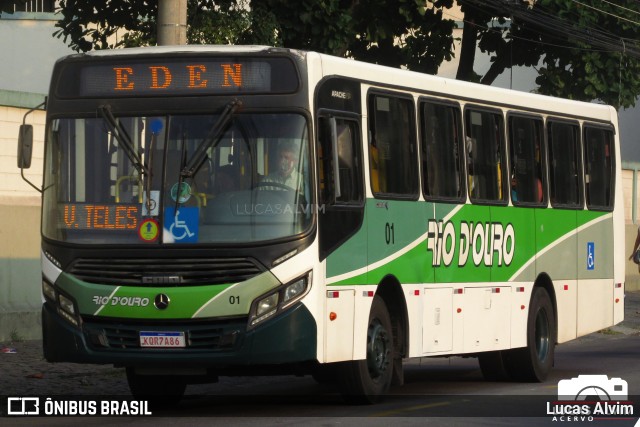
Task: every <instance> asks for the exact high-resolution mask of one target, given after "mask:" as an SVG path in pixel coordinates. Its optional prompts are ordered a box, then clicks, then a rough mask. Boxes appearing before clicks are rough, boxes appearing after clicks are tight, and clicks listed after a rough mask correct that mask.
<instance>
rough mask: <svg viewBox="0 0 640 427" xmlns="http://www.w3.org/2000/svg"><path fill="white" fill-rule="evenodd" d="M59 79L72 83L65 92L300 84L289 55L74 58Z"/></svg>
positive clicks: (268, 89) (247, 89)
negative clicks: (93, 60) (94, 60)
mask: <svg viewBox="0 0 640 427" xmlns="http://www.w3.org/2000/svg"><path fill="white" fill-rule="evenodd" d="M74 76H75V77H74ZM78 77H79V78H78ZM60 81H64V82H65V85H67V87H65V85H59V86H58V89H57V93H58V95H59V96H61V97H69V96H81V97H107V96H109V97H112V96H115V97H123V96H124V97H131V96H165V95H174V96H175V95H218V94H243V93H246V94H249V93H290V92H293V91H295V90H296V89H297V88H298V78H297V74H296V71H295V68H294V65H293V63H292V62H291V61H290V60H288V59H286V58H248V59H238V58H234V59H231V58H229V59H219V58H216V59H212V58H188V59H183V60H182V59H181V60H177V59H155V58H149V59H144V60H143V59H140V58H131V59H130V60H129V61H126V60H122V59H120V60H119V61H118V62H114V60H110V61H109V62H99V63H73V64H69V65H68V66H67V67H65V68H64V70H63V79H62V80H60ZM73 81H77V83H76V84H73V83H72V82H73ZM73 86H75V87H73Z"/></svg>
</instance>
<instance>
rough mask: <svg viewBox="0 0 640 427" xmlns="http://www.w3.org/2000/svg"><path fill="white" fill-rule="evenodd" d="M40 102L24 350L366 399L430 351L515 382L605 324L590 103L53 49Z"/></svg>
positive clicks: (616, 201) (604, 128)
mask: <svg viewBox="0 0 640 427" xmlns="http://www.w3.org/2000/svg"><path fill="white" fill-rule="evenodd" d="M46 110H47V122H46V138H45V140H46V142H45V161H44V178H43V183H42V188H41V191H42V295H43V305H42V329H43V346H44V356H45V358H46V359H47V360H48V361H51V362H76V363H90V364H113V365H114V366H116V367H123V368H126V373H127V380H128V384H129V386H130V389H131V392H132V394H133V395H134V396H143V397H154V398H158V399H160V398H167V401H169V400H171V401H174V402H177V401H179V399H180V398H181V396H182V395H183V394H184V392H185V387H186V385H188V384H191V383H201V382H207V381H209V382H215V381H216V380H217V379H218V378H219V377H220V376H227V375H270V374H296V375H313V376H314V378H316V379H318V380H319V381H327V382H331V383H333V384H335V385H336V387H337V390H339V391H340V393H342V394H343V395H344V396H345V398H346V399H347V400H349V401H354V402H365V403H371V402H375V401H377V400H379V399H380V398H382V397H383V396H385V395H386V394H388V393H389V389H390V386H391V385H392V384H393V385H401V384H402V383H403V381H404V377H403V360H405V359H409V358H421V357H449V356H466V357H477V358H478V360H479V366H480V369H481V371H482V373H483V375H484V377H485V378H486V379H488V380H511V381H533V382H535V381H538V382H540V381H544V380H545V378H546V377H547V375H548V373H549V371H550V369H551V367H552V365H553V360H554V350H555V347H556V345H557V344H560V343H564V342H566V341H569V340H572V339H575V338H576V337H580V336H583V335H585V334H589V333H592V332H594V331H598V330H601V329H603V328H606V327H609V326H612V325H615V324H617V323H619V322H620V321H622V320H623V314H624V274H625V270H624V262H625V260H624V255H623V254H624V229H623V227H624V217H623V206H622V201H623V196H622V186H621V184H622V180H621V174H620V166H621V161H620V149H619V146H620V145H619V132H618V123H617V113H616V111H615V109H613V108H612V107H610V106H604V105H596V104H594V103H583V102H575V101H570V100H565V99H557V98H552V97H546V96H541V95H536V94H530V93H523V92H517V91H511V90H506V89H500V88H494V87H488V86H484V85H478V84H473V83H468V82H461V81H455V80H449V79H444V78H439V77H436V76H431V75H425V74H420V73H415V72H410V71H407V70H400V69H393V68H388V67H383V66H379V65H373V64H368V63H361V62H357V61H354V60H350V59H343V58H337V57H332V56H328V55H323V54H319V53H315V52H304V51H297V50H290V49H285V48H273V47H262V46H176V47H150V48H132V49H121V50H110V51H96V52H89V53H85V54H76V55H71V56H67V57H65V58H62V59H60V60H59V61H58V62H57V63H56V64H55V67H54V70H53V75H52V79H51V87H50V93H49V94H48V97H47V102H46ZM31 133H32V132H31ZM31 133H30V129H29V128H28V125H25V127H24V128H23V129H21V138H20V141H19V150H18V151H19V156H18V163H19V166H21V167H26V166H28V165H29V163H30V142H31Z"/></svg>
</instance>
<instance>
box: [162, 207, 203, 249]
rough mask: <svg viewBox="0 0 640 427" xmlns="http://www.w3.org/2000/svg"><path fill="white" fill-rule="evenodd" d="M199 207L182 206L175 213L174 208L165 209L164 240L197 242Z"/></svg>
mask: <svg viewBox="0 0 640 427" xmlns="http://www.w3.org/2000/svg"><path fill="white" fill-rule="evenodd" d="M198 218H199V212H198V208H194V207H182V208H180V209H178V212H177V213H175V209H174V208H166V209H165V211H164V240H165V242H167V241H173V242H175V243H195V242H197V241H198Z"/></svg>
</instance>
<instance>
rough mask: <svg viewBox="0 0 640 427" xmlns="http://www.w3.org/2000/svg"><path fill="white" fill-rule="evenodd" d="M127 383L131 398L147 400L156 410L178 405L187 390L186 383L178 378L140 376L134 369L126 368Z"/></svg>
mask: <svg viewBox="0 0 640 427" xmlns="http://www.w3.org/2000/svg"><path fill="white" fill-rule="evenodd" d="M127 383H128V384H129V390H130V391H131V394H132V395H133V397H135V398H136V399H139V400H147V401H148V402H149V404H150V405H151V407H152V408H156V409H161V408H163V407H171V406H175V405H177V404H178V403H180V400H181V399H182V396H183V395H184V392H185V390H186V388H187V383H186V382H185V381H184V380H183V379H182V378H180V377H176V376H160V375H140V374H137V373H136V372H135V369H134V368H127Z"/></svg>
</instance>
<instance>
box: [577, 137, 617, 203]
mask: <svg viewBox="0 0 640 427" xmlns="http://www.w3.org/2000/svg"><path fill="white" fill-rule="evenodd" d="M612 141H613V133H612V132H611V131H610V130H606V129H600V128H592V127H585V129H584V151H585V153H584V159H585V189H586V196H587V207H588V208H589V209H610V208H612V207H613V197H612V195H613V190H612V183H613V162H612V157H611V154H612Z"/></svg>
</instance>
